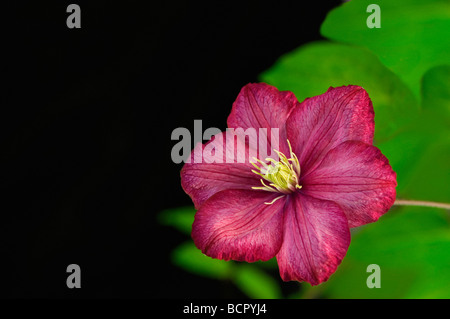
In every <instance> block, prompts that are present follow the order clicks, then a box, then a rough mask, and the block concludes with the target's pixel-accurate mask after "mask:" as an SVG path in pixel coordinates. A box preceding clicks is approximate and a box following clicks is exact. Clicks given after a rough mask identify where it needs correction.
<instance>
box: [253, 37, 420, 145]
mask: <svg viewBox="0 0 450 319" xmlns="http://www.w3.org/2000/svg"><path fill="white" fill-rule="evenodd" d="M261 79H262V80H263V81H265V82H268V83H270V84H273V85H275V86H276V87H277V88H278V89H280V90H289V91H292V92H294V94H295V95H296V97H297V98H298V99H299V101H302V100H303V99H305V98H307V97H311V96H315V95H319V94H322V93H324V92H326V90H327V89H328V88H329V87H330V86H333V87H336V86H342V85H349V84H355V85H360V86H362V87H364V88H365V89H366V90H367V92H368V93H369V96H370V98H371V99H372V102H373V106H374V109H375V122H376V125H375V139H376V140H377V141H383V140H386V139H388V138H389V137H392V136H394V134H395V133H396V132H397V131H398V130H399V129H400V128H402V127H404V126H406V125H407V124H408V123H410V122H411V121H412V120H413V119H414V118H415V117H416V116H417V114H418V110H419V107H418V103H417V101H416V99H415V98H414V96H413V94H412V93H411V91H410V90H409V89H408V88H407V87H406V86H405V85H404V83H403V82H402V81H401V80H400V79H399V78H398V77H397V76H396V75H395V74H394V73H393V72H391V71H390V70H388V69H387V68H386V67H385V66H384V65H383V64H382V63H381V62H380V61H379V60H378V58H377V57H376V56H375V55H373V54H372V53H371V52H369V51H368V50H366V49H363V48H359V47H355V46H350V45H345V44H336V43H330V42H315V43H311V44H308V45H305V46H302V47H300V48H299V49H297V50H295V51H293V52H291V53H289V54H286V55H284V56H283V57H281V58H280V59H279V60H278V61H277V63H275V65H274V66H272V67H271V68H270V69H269V70H267V71H265V72H264V73H263V74H261Z"/></svg>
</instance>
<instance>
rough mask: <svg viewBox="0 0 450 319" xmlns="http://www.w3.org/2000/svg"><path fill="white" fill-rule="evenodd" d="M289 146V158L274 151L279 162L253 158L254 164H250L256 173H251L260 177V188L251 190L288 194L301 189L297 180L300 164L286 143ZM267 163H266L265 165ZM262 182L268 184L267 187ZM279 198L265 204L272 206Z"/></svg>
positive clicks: (270, 159) (271, 159)
mask: <svg viewBox="0 0 450 319" xmlns="http://www.w3.org/2000/svg"><path fill="white" fill-rule="evenodd" d="M287 142H288V145H289V151H290V158H287V157H286V155H284V154H283V153H281V152H280V151H277V150H275V152H276V153H277V154H278V157H279V161H276V160H274V159H273V158H266V159H265V162H263V161H261V160H260V159H257V158H254V160H255V161H256V162H257V163H259V164H260V165H261V166H258V165H257V164H256V163H252V164H253V166H255V167H256V169H257V170H258V171H255V170H252V172H253V173H255V174H258V175H260V176H261V177H262V179H261V184H262V185H263V186H261V187H252V189H260V190H264V191H268V192H275V193H278V192H279V193H283V194H289V193H292V192H294V191H295V190H296V189H301V188H302V186H301V185H299V183H298V178H299V176H300V163H299V162H298V158H297V156H296V155H295V154H294V153H293V152H292V147H291V143H289V140H288V141H287ZM267 162H268V163H267ZM264 180H266V181H268V182H270V183H269V185H267V184H266V183H265V182H264ZM283 196H284V195H282V196H279V197H277V198H275V199H274V200H273V201H272V202H270V203H266V204H273V203H274V202H275V201H276V200H277V199H279V198H281V197H283Z"/></svg>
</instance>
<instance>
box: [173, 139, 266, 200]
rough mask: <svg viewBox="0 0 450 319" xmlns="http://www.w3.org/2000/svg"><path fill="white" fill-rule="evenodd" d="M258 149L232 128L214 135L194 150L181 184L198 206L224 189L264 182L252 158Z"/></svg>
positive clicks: (247, 186)
mask: <svg viewBox="0 0 450 319" xmlns="http://www.w3.org/2000/svg"><path fill="white" fill-rule="evenodd" d="M253 156H256V150H254V149H250V148H249V146H248V144H247V143H245V142H244V141H243V140H242V138H239V137H236V135H235V134H234V133H233V132H222V133H219V134H217V135H215V136H214V137H213V138H212V139H211V140H210V141H209V142H208V143H206V144H203V145H202V144H200V143H198V144H197V146H196V147H195V148H194V150H193V151H192V153H191V157H190V162H189V163H186V164H185V165H184V166H183V168H182V170H181V186H182V187H183V189H184V191H185V192H186V193H187V194H188V195H189V196H190V197H191V198H192V201H193V202H194V205H195V208H197V209H198V208H199V207H200V206H201V205H202V204H203V203H204V202H205V201H206V200H207V199H208V198H209V197H211V196H212V195H214V194H215V193H217V192H220V191H222V190H225V189H247V190H251V188H252V187H253V186H261V182H260V177H259V175H257V174H255V173H253V172H252V169H255V168H254V167H253V166H252V164H251V163H250V159H251V158H252V157H253Z"/></svg>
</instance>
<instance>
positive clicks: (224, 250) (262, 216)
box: [192, 190, 285, 262]
mask: <svg viewBox="0 0 450 319" xmlns="http://www.w3.org/2000/svg"><path fill="white" fill-rule="evenodd" d="M279 195H280V194H275V193H269V192H265V191H254V190H250V191H246V190H225V191H222V192H220V193H217V194H215V195H214V196H212V197H211V198H210V199H208V200H207V201H206V202H205V203H204V204H203V205H202V207H200V209H199V210H198V212H197V213H196V215H195V221H194V224H193V225H192V238H193V239H194V243H195V245H196V246H197V247H198V248H199V249H201V250H202V252H203V253H204V254H205V255H208V256H210V257H213V258H218V259H224V260H230V259H233V260H238V261H247V262H254V261H257V260H269V259H270V258H272V257H274V256H275V254H276V253H277V252H278V250H279V249H280V245H281V241H282V237H283V236H282V231H283V227H282V221H283V207H284V203H285V199H284V198H280V199H278V200H276V201H275V202H274V203H273V204H270V205H268V204H265V202H271V201H272V200H274V199H275V198H276V197H277V196H279Z"/></svg>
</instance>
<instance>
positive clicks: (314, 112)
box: [286, 85, 374, 172]
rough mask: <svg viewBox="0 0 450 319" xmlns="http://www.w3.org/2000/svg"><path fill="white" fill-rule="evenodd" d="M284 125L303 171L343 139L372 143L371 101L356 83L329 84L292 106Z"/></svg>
mask: <svg viewBox="0 0 450 319" xmlns="http://www.w3.org/2000/svg"><path fill="white" fill-rule="evenodd" d="M286 129H287V138H288V139H289V141H290V142H291V144H292V148H293V151H294V153H295V154H296V155H297V157H298V159H299V161H300V165H301V166H302V171H303V172H307V171H308V170H310V169H313V168H314V166H315V165H317V164H318V163H319V162H320V160H321V159H322V158H323V157H324V156H325V155H326V154H327V153H328V151H329V150H331V149H333V148H335V147H336V146H338V145H339V144H341V143H342V142H345V141H348V140H356V141H361V142H365V143H368V144H372V140H373V133H374V112H373V107H372V102H371V100H370V98H369V96H368V94H367V92H366V91H365V90H364V89H363V88H361V87H359V86H354V85H350V86H342V87H338V88H330V89H328V91H327V92H326V93H324V94H322V95H319V96H315V97H312V98H309V99H306V100H305V101H303V102H302V103H301V104H300V107H298V108H295V109H294V110H293V111H292V113H291V115H290V116H289V118H288V120H287V123H286Z"/></svg>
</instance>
